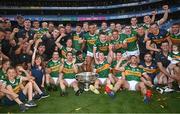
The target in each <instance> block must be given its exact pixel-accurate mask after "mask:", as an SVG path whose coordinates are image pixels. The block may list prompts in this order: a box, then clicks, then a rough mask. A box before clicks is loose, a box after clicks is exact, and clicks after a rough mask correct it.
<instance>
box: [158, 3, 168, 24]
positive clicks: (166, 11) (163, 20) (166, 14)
mask: <svg viewBox="0 0 180 114" xmlns="http://www.w3.org/2000/svg"><path fill="white" fill-rule="evenodd" d="M163 9H164V16H163V17H162V18H161V19H160V20H159V25H162V24H163V23H164V22H165V21H166V20H167V19H168V9H169V8H168V5H164V6H163Z"/></svg>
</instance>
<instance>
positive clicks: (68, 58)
mask: <svg viewBox="0 0 180 114" xmlns="http://www.w3.org/2000/svg"><path fill="white" fill-rule="evenodd" d="M67 61H69V62H72V61H73V54H72V53H71V52H68V53H67Z"/></svg>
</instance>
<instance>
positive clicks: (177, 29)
mask: <svg viewBox="0 0 180 114" xmlns="http://www.w3.org/2000/svg"><path fill="white" fill-rule="evenodd" d="M171 28H172V33H173V34H178V33H179V25H178V24H176V25H173V26H172V27H171Z"/></svg>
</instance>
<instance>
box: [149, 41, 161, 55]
mask: <svg viewBox="0 0 180 114" xmlns="http://www.w3.org/2000/svg"><path fill="white" fill-rule="evenodd" d="M146 48H147V49H148V50H150V51H156V52H160V49H157V48H154V47H152V46H151V40H148V41H147V42H146Z"/></svg>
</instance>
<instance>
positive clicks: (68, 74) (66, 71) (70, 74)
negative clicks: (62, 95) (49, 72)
mask: <svg viewBox="0 0 180 114" xmlns="http://www.w3.org/2000/svg"><path fill="white" fill-rule="evenodd" d="M62 73H63V76H64V79H73V78H75V73H74V69H73V64H72V63H71V64H69V63H67V62H66V61H65V62H64V68H63V70H62Z"/></svg>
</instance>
